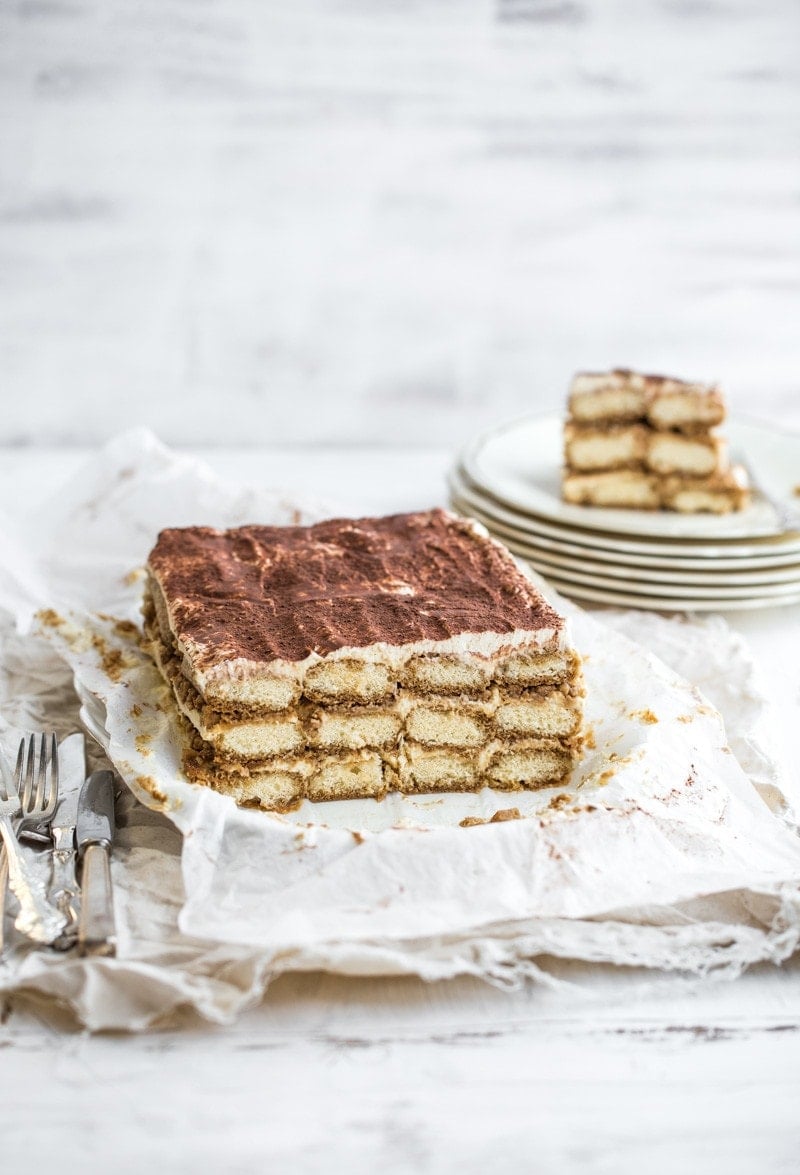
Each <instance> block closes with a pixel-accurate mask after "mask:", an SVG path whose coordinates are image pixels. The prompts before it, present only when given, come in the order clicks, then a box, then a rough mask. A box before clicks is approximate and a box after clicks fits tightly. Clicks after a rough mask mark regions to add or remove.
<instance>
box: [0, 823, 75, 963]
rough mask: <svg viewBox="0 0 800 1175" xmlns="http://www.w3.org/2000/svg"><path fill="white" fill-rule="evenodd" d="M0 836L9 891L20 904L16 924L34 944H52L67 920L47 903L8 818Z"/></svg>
mask: <svg viewBox="0 0 800 1175" xmlns="http://www.w3.org/2000/svg"><path fill="white" fill-rule="evenodd" d="M0 836H2V838H3V842H4V844H5V848H6V861H7V864H8V884H9V888H10V889H11V892H12V893H13V894H14V895H15V896H16V898H17V901H18V902H19V913H18V914H17V917H16V919H15V921H14V925H15V926H16V928H17V930H19V931H20V933H21V934H24V935H26V936H27V937H28V938H31V939H33V941H34V942H41V943H51V942H53V940H54V939H56V938H58V936H59V934H60V933H61V931H62V929H63V928H64V924H65V922H66V919H65V917H64V915H63V914H61V913H59V912H58V910H54V909H53V907H52V906H51V905H50V903H49V902H48V901H47V898H46V896H45V885H44V882H43V881H41V880H40V879H39V878H37V877H32V876H31V874H30V872H29V871H28V868H27V866H26V864H25V861H24V860H23V858H22V855H21V853H20V851H19V844H18V842H17V838H16V836H15V835H14V829H13V828H12V826H11V821H10V820H9V818H8V816H0Z"/></svg>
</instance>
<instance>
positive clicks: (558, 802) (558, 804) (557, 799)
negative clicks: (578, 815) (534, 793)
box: [547, 791, 572, 812]
mask: <svg viewBox="0 0 800 1175" xmlns="http://www.w3.org/2000/svg"><path fill="white" fill-rule="evenodd" d="M571 800H572V796H568V795H567V793H566V792H563V791H562V792H559V793H558V795H557V796H553V798H552V800H551V801H550V803H549V804H548V805H547V806H548V808H552V809H553V810H554V811H556V812H558V811H560V810H561V809H562V808H566V807H567V805H568V804H569V803H570V802H571Z"/></svg>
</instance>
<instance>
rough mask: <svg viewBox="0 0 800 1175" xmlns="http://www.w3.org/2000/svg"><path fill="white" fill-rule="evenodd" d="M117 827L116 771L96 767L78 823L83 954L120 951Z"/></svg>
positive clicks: (84, 790) (83, 797) (80, 801)
mask: <svg viewBox="0 0 800 1175" xmlns="http://www.w3.org/2000/svg"><path fill="white" fill-rule="evenodd" d="M114 831H115V824H114V773H113V772H112V771H94V772H92V774H91V775H90V776H89V778H88V779H87V780H86V782H85V783H84V785H83V787H82V788H81V794H80V798H79V799H78V820H77V827H76V840H77V845H78V859H79V861H80V865H81V911H80V916H79V918H78V951H79V953H80V954H82V955H115V954H116V953H117V931H116V926H115V924H114V899H113V894H112V890H111V869H110V866H109V859H110V856H111V846H112V844H113V843H114Z"/></svg>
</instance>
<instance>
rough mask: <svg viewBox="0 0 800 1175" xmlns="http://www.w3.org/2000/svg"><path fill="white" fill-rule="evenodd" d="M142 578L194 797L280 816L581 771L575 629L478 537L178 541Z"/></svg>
mask: <svg viewBox="0 0 800 1175" xmlns="http://www.w3.org/2000/svg"><path fill="white" fill-rule="evenodd" d="M148 570H149V577H148V587H147V594H146V599H145V608H144V610H145V623H146V632H147V635H148V638H149V642H150V648H151V651H152V654H153V656H154V658H155V661H156V663H157V665H158V667H159V669H160V670H161V673H162V675H163V677H164V678H165V680H166V682H167V683H168V685H169V687H170V690H171V693H172V698H173V700H174V703H175V706H176V707H177V711H178V713H179V715H180V722H181V724H182V727H183V729H184V731H185V733H186V736H187V737H186V753H185V758H184V766H185V770H186V772H187V774H188V776H189V778H190V779H192V780H194V781H195V782H198V783H204V784H207V785H209V786H211V787H213V788H216V789H217V790H219V791H222V792H226V793H228V794H231V795H232V796H234V797H235V798H236V800H237V801H239V802H240V803H246V804H252V805H256V806H259V807H263V808H271V809H276V808H278V809H279V808H286V807H289V806H292V805H294V804H296V803H298V802H299V801H300V800H302V799H303V798H309V799H313V800H328V799H342V798H353V797H359V796H375V797H380V796H383V795H385V793H386V792H387V791H390V790H392V791H401V792H427V791H451V790H460V791H476V790H478V789H480V788H482V787H484V786H491V787H496V788H501V789H513V788H521V787H541V786H546V785H549V784H554V783H558V782H560V781H561V780H563V779H564V778H565V777H566V776H567V775H568V774H569V773H570V771H571V769H572V766H573V764H574V761H575V759H576V757H577V755H578V753H579V749H580V745H581V733H580V732H581V714H582V693H583V690H582V684H581V673H580V660H579V657H578V655H577V653H575V651H574V650H573V649H572V648H571V646H570V643H569V639H568V636H567V632H566V626H565V621H564V619H563V618H562V617H561V616H560V615H559V614H558V613H557V612H556V611H555V610H554V609H553V608H552V607H551V606H550V605H549V604H548V603H547V601H546V600H545V599H544V598H543V596H542V595H541V594H540V593H539V591H538V590H537V589H536V588H535V587H534V586H533V584H532V583H531V582H530V581H529V580H528V579H527V578H526V576H524V575H523V574H522V572H521V571H519V569H518V568H517V566H516V564H515V563H514V561H513V559H512V558H511V556H510V555H509V554H508V553H507V552H506V551H505V549H504V548H502V547H501V546H500V545H499V544H498V543H496V542H495V541H494V540H492V539H490V538H489V536H488V534H487V533H486V532H485V531H484V530H483V528H482V527H480V526H479V525H478V524H476V523H472V522H467V521H464V520H462V519H458V518H455V517H454V516H452V515H449V514H447V513H446V512H445V511H442V510H433V511H430V512H425V513H418V514H401V515H395V516H391V517H388V518H363V519H356V520H353V519H334V520H331V521H328V522H322V523H318V524H316V525H314V526H306V527H260V526H246V527H240V528H238V529H236V530H229V531H220V530H212V529H211V528H208V527H190V528H185V529H175V530H165V531H162V533H161V534H160V535H159V538H158V541H157V543H156V546H155V548H154V550H153V551H152V553H151V555H150V560H149V564H148Z"/></svg>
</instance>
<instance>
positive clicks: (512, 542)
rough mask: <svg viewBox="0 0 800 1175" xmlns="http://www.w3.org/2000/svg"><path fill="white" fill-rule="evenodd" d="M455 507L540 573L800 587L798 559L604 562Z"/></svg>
mask: <svg viewBox="0 0 800 1175" xmlns="http://www.w3.org/2000/svg"><path fill="white" fill-rule="evenodd" d="M452 501H453V505H454V507H455V508H456V509H457V510H459V512H461V513H464V514H467V515H469V516H470V517H472V518H477V520H478V521H479V522H482V523H483V524H484V526H486V528H487V529H488V530H490V531H491V532H492V534H493V535H494V536H495V537H496V538H498V539H500V541H501V542H503V543H505V545H506V546H507V547H508V548H509V549H510V550H512V551H513V552H514V554H515V555H519V556H520V557H521V558H523V559H526V560H527V561H528V562H529V563H533V564H534V566H535V567H536V568H537V570H541V572H542V574H543V575H547V574H549V573H553V574H558V571H557V570H555V571H554V569H557V568H561V569H562V570H563V573H564V578H567V577H568V573H571V572H576V571H577V572H582V573H584V574H586V573H592V574H594V575H596V576H610V577H613V578H615V579H617V580H626V581H628V582H631V581H633V582H639V581H643V582H645V583H655V584H663V585H664V586H666V585H667V584H685V585H687V586H696V587H698V588H702V587H707V588H716V587H722V588H724V587H726V586H734V585H737V586H741V587H749V588H754V589H756V590H758V589H759V588H760V587H762V586H774V585H777V584H795V585H796V588H797V590H798V591H800V563H795V564H793V565H792V566H790V567H778V568H776V569H775V570H772V571H769V570H767V571H762V570H758V569H756V570H755V571H747V570H745V571H739V570H733V571H731V570H727V569H724V568H723V569H717V568H715V567H714V565H713V564H709V563H706V564H704V565H703V566H702V567H701V568H700V569H696V570H693V569H690V570H686V571H684V570H681V569H680V567H676V566H675V565H674V564H667V565H666V566H664V567H647V566H642V567H640V566H635V565H631V564H630V563H622V562H610V561H609V562H603V561H602V560H600V559H594V558H593V557H591V556H592V554H593V552H592V553H590V552H585V551H584V552H580V551H578V553H576V554H574V555H573V554H562V553H561V552H560V551H558V550H547V549H542V548H541V546H540V544H539V541H538V540H535V541H532V540H531V538H530V536H526V535H524V534H523V535H522V537H520V534H519V532H513V531H512V529H511V528H510V527H506V526H504V525H503V524H502V523H498V522H496V521H495V520H494V519H492V518H491V517H489V516H488V515H484V514H483V513H482V512H481V511H480V510H478V509H476V508H475V507H474V506H470V505H468V504H467V503H466V502H464V501H463V500H461V499H459V498H458V497H456V496H454V497H453V499H452Z"/></svg>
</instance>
